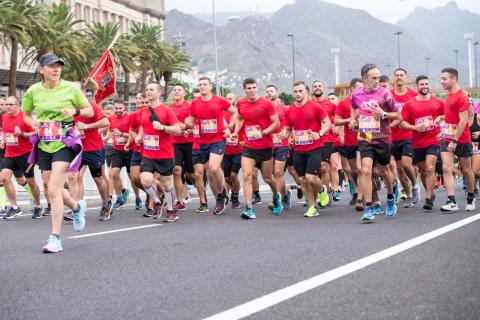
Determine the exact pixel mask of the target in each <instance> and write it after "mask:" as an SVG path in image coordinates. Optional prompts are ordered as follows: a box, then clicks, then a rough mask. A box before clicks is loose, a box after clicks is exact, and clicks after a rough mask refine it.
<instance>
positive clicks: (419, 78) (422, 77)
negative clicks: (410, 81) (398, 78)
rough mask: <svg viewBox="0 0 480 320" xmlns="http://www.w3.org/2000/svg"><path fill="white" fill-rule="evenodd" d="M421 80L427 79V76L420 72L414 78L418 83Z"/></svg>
mask: <svg viewBox="0 0 480 320" xmlns="http://www.w3.org/2000/svg"><path fill="white" fill-rule="evenodd" d="M422 80H428V77H427V76H426V75H424V74H421V75H419V76H418V77H417V78H416V79H415V84H418V83H419V82H420V81H422Z"/></svg>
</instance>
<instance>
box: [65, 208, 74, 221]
mask: <svg viewBox="0 0 480 320" xmlns="http://www.w3.org/2000/svg"><path fill="white" fill-rule="evenodd" d="M63 220H65V221H73V211H71V210H70V211H67V212H65V213H64V214H63Z"/></svg>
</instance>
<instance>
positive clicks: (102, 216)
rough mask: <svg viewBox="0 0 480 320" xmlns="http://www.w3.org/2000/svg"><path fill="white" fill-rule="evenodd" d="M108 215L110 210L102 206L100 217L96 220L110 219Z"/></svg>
mask: <svg viewBox="0 0 480 320" xmlns="http://www.w3.org/2000/svg"><path fill="white" fill-rule="evenodd" d="M110 217H111V212H110V211H109V210H108V208H107V207H102V209H101V210H100V217H99V218H98V220H100V221H108V220H110Z"/></svg>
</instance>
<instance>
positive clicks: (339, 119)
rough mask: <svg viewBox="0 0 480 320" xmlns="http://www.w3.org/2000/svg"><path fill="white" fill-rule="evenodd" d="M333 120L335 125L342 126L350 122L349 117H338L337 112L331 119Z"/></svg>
mask: <svg viewBox="0 0 480 320" xmlns="http://www.w3.org/2000/svg"><path fill="white" fill-rule="evenodd" d="M333 121H334V124H335V125H336V126H344V125H346V124H349V123H350V118H347V119H343V118H342V117H340V116H339V115H338V114H336V115H335V118H334V119H333Z"/></svg>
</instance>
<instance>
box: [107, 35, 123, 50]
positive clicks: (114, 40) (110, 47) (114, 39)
mask: <svg viewBox="0 0 480 320" xmlns="http://www.w3.org/2000/svg"><path fill="white" fill-rule="evenodd" d="M120 35H121V34H120V32H118V33H117V35H116V36H115V38H113V41H112V43H110V45H109V46H108V48H107V50H110V49H112V48H113V46H114V45H115V43H116V42H117V40H118V38H119V37H120Z"/></svg>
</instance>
